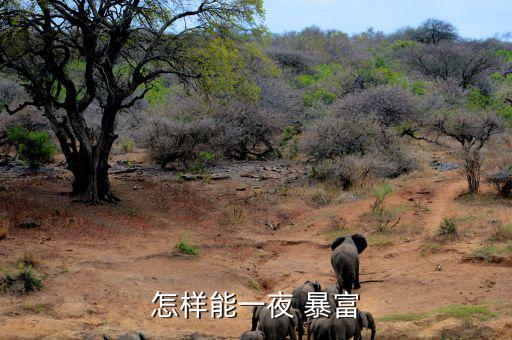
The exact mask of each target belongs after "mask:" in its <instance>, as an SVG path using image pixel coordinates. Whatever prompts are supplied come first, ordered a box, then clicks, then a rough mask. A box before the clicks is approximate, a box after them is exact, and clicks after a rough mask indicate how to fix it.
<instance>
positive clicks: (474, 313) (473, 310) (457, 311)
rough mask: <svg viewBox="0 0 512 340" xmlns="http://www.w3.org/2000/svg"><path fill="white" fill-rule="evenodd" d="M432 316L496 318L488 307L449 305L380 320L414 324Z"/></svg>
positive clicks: (399, 314)
mask: <svg viewBox="0 0 512 340" xmlns="http://www.w3.org/2000/svg"><path fill="white" fill-rule="evenodd" d="M431 316H440V317H444V318H456V319H464V320H470V319H471V318H476V317H478V319H479V320H488V319H490V318H494V317H496V314H495V313H494V312H492V311H491V310H490V309H489V307H488V306H485V305H457V304H453V305H447V306H443V307H439V308H437V309H434V310H431V311H427V312H419V313H397V314H391V315H387V316H384V317H382V318H380V320H381V321H383V322H413V321H419V320H422V319H426V318H428V317H431Z"/></svg>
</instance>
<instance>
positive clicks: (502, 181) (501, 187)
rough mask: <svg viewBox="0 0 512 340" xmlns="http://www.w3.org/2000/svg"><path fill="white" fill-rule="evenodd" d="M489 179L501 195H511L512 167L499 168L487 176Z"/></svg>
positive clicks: (506, 196)
mask: <svg viewBox="0 0 512 340" xmlns="http://www.w3.org/2000/svg"><path fill="white" fill-rule="evenodd" d="M487 181H488V182H489V183H491V184H492V185H493V186H494V188H495V189H496V192H497V193H498V195H499V196H501V197H505V198H508V197H511V195H512V168H506V169H502V170H499V171H497V172H495V173H492V174H490V175H488V176H487Z"/></svg>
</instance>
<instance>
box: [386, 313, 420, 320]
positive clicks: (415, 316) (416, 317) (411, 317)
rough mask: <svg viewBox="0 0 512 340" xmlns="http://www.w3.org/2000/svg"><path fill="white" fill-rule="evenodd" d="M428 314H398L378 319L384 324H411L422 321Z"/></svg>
mask: <svg viewBox="0 0 512 340" xmlns="http://www.w3.org/2000/svg"><path fill="white" fill-rule="evenodd" d="M427 316H428V313H398V314H391V315H387V316H384V317H382V318H380V320H381V321H384V322H412V321H418V320H421V319H424V318H426V317H427Z"/></svg>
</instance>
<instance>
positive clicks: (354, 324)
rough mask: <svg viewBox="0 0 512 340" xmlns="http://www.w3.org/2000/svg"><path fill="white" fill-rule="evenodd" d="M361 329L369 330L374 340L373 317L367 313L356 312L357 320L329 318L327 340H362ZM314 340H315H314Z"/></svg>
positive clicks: (375, 329) (375, 331)
mask: <svg viewBox="0 0 512 340" xmlns="http://www.w3.org/2000/svg"><path fill="white" fill-rule="evenodd" d="M363 328H367V329H370V330H371V332H372V333H371V340H375V335H376V334H377V327H376V326H375V320H374V319H373V316H372V315H371V314H370V313H368V312H363V311H358V312H357V318H336V317H334V315H331V317H330V318H329V340H348V339H352V338H354V340H362V339H363V338H362V336H361V331H362V330H363ZM315 340H316V339H315Z"/></svg>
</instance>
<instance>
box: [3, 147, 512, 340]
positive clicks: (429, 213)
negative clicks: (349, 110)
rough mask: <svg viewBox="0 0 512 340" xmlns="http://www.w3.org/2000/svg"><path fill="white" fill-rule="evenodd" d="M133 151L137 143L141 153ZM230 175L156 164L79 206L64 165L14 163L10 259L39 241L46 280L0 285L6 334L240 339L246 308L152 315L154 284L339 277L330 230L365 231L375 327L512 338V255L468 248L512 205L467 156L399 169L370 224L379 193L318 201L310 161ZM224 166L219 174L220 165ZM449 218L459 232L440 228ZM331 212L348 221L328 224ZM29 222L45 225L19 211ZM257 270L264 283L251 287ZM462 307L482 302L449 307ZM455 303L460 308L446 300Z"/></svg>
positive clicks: (367, 288) (267, 289)
mask: <svg viewBox="0 0 512 340" xmlns="http://www.w3.org/2000/svg"><path fill="white" fill-rule="evenodd" d="M131 156H132V158H134V159H137V157H140V155H137V154H135V155H131ZM218 170H219V171H218V173H222V174H224V175H226V174H227V176H229V178H225V179H212V178H215V176H217V175H218V174H217V175H213V176H205V177H204V178H203V179H198V180H195V181H188V180H181V181H177V180H176V176H175V175H174V174H169V173H160V172H157V171H156V170H154V172H152V171H153V170H152V171H145V170H144V171H142V170H141V171H134V172H127V173H122V172H120V173H116V174H114V175H113V176H112V178H113V187H114V188H115V190H116V193H117V194H118V195H119V196H120V197H121V198H122V199H123V201H122V202H121V203H120V204H118V205H115V206H112V205H102V206H98V207H91V206H84V205H82V204H80V203H76V202H72V200H71V199H70V198H69V197H68V196H66V195H63V194H62V192H63V191H65V190H67V189H68V188H69V187H70V178H69V176H68V175H67V174H66V173H65V172H60V171H48V172H42V173H40V174H35V175H25V174H24V175H19V174H12V173H9V174H6V175H5V176H4V178H3V179H1V180H0V185H5V186H6V187H7V188H5V189H6V190H4V191H1V192H0V210H3V211H7V212H8V216H9V221H6V222H5V223H8V222H9V223H10V225H11V228H10V232H9V235H8V237H7V239H5V240H2V241H0V267H3V268H10V267H12V266H13V262H14V261H15V259H16V258H18V257H20V256H22V255H23V254H24V253H29V254H31V256H32V257H33V258H35V259H36V260H37V262H38V267H37V272H38V273H40V274H41V275H42V276H43V289H42V290H41V291H38V292H34V293H31V294H28V295H24V296H21V297H20V296H14V295H10V294H3V295H0V338H2V339H18V338H19V339H32V338H48V339H71V338H83V337H84V336H85V335H86V334H102V333H107V334H110V335H114V336H116V335H119V334H122V333H125V332H127V331H129V330H140V331H142V332H143V333H144V334H146V335H147V336H148V337H149V338H153V339H184V338H187V336H189V335H191V334H193V333H201V334H205V335H209V336H212V337H215V338H237V337H238V336H239V334H240V333H242V332H243V331H244V330H247V329H249V328H250V323H251V322H250V312H251V311H250V308H248V307H245V308H244V307H239V308H238V312H239V313H238V314H239V315H238V318H236V319H229V320H211V319H210V318H209V317H205V318H203V319H202V320H195V319H188V320H186V319H183V318H177V319H164V320H159V319H156V318H151V317H150V314H151V312H152V310H153V308H154V307H155V306H154V305H152V304H151V299H152V298H153V296H154V294H155V292H156V291H163V292H169V293H170V292H177V293H183V292H185V291H189V292H192V291H204V292H206V293H207V294H208V295H209V294H211V293H213V292H214V291H222V292H223V291H229V292H232V293H236V294H237V297H238V300H239V301H254V300H266V299H267V295H268V294H270V293H274V292H277V291H279V290H282V291H285V292H290V291H291V290H292V288H293V287H294V286H296V285H298V284H300V283H302V282H303V281H305V280H306V279H311V280H313V279H314V280H319V281H320V282H321V283H322V284H323V285H324V286H327V285H329V284H330V283H332V282H334V276H333V274H332V269H331V266H330V249H329V247H328V246H329V243H330V241H332V240H333V239H334V238H335V237H337V236H342V235H343V234H345V233H350V232H362V233H364V234H365V235H367V237H368V239H369V243H370V245H369V247H368V249H367V250H366V251H365V252H364V253H363V254H362V260H361V262H362V268H361V271H362V280H363V281H365V280H381V281H383V282H371V283H366V284H365V283H363V285H362V288H361V289H360V290H359V291H358V293H359V294H360V295H361V300H360V302H359V307H360V308H361V309H362V310H368V311H371V312H372V313H373V315H374V316H375V317H376V318H377V322H378V324H377V327H378V335H380V336H378V338H390V339H391V338H393V339H395V338H402V339H416V338H421V339H430V338H432V339H438V338H442V337H444V338H447V339H451V338H463V337H464V336H465V337H466V338H475V339H477V338H500V339H506V338H512V329H511V328H512V309H511V307H512V290H511V285H512V275H511V274H512V260H511V258H510V255H509V254H508V255H507V254H504V255H502V256H501V257H500V261H498V262H499V263H487V262H482V261H467V260H464V259H465V258H466V257H467V255H469V254H471V253H472V252H473V251H475V250H476V249H479V248H481V247H482V246H483V245H484V244H485V243H486V242H487V241H486V239H487V238H488V235H489V233H490V230H491V228H492V226H493V223H494V222H493V221H495V220H501V221H504V222H507V223H508V222H510V221H512V203H511V202H510V201H505V200H499V199H497V198H495V197H494V195H493V194H492V192H491V189H490V188H487V187H484V188H483V190H482V193H481V194H480V195H479V196H477V197H464V196H460V194H461V193H462V192H463V191H464V189H465V185H466V184H465V181H464V176H463V175H462V174H461V173H460V172H459V171H457V170H454V171H447V172H437V171H432V172H428V173H424V174H416V175H413V176H409V177H404V178H400V179H397V180H395V181H394V182H393V185H394V186H395V188H396V190H395V192H394V193H393V195H392V196H391V197H390V198H389V200H388V201H387V203H386V204H387V206H388V207H389V208H390V209H395V210H396V215H397V216H398V215H400V217H401V220H400V224H399V225H398V226H397V227H396V228H395V229H394V230H393V231H390V232H387V233H376V232H375V227H374V221H372V220H371V219H370V218H369V217H368V212H369V210H370V206H371V204H372V199H371V197H369V196H368V195H362V196H360V197H359V196H358V197H357V198H356V199H354V200H351V201H350V202H345V203H335V202H333V203H331V204H328V205H326V206H323V207H321V208H313V207H312V206H311V204H308V202H309V201H310V198H309V196H308V195H309V194H310V191H311V189H310V187H309V186H308V185H307V184H305V183H301V182H300V180H298V179H300V178H302V177H303V176H302V175H303V170H301V169H298V168H294V167H290V166H286V165H285V164H275V165H272V166H271V165H266V164H259V163H256V164H235V165H231V166H225V167H223V168H221V169H218ZM219 177H221V176H219ZM445 217H455V218H456V221H457V225H458V227H459V235H458V237H457V238H455V239H453V240H440V239H439V238H438V237H437V236H436V235H437V231H438V228H439V224H440V222H441V221H442V219H443V218H445ZM333 220H337V221H339V224H341V225H343V226H345V228H338V229H335V228H334V229H333V227H332V225H331V224H332V221H333ZM25 222H34V223H35V224H36V225H37V227H35V228H30V229H24V228H21V227H20V226H19V225H20V224H21V223H25ZM179 239H187V240H189V241H190V242H191V243H193V244H195V245H197V246H198V248H199V251H200V254H199V256H197V257H191V256H183V255H180V254H177V253H176V251H175V244H176V243H177V241H178V240H179ZM249 281H251V282H257V285H259V286H260V287H261V290H256V289H255V287H254V284H248V282H249ZM454 305H456V306H466V307H468V308H470V307H471V306H483V307H482V308H484V309H485V311H484V312H475V313H471V312H468V313H463V314H464V315H462V316H461V315H459V314H457V313H455V312H450V310H452V309H453V308H455V307H453V306H454ZM446 306H452V307H453V308H452V309H450V307H448V311H447V309H446V308H445V309H442V307H446Z"/></svg>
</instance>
